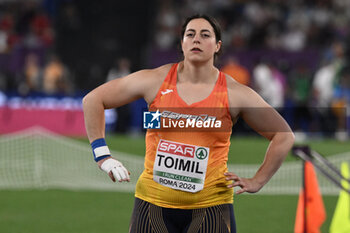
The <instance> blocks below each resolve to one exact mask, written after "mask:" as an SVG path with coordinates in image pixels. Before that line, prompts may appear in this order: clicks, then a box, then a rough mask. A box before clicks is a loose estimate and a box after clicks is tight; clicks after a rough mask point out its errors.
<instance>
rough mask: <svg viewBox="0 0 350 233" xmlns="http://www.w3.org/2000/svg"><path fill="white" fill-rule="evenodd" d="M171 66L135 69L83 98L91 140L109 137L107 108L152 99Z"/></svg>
mask: <svg viewBox="0 0 350 233" xmlns="http://www.w3.org/2000/svg"><path fill="white" fill-rule="evenodd" d="M169 68H170V67H169V65H166V66H162V67H160V68H157V69H154V70H142V71H139V72H135V73H132V74H130V75H128V76H126V77H123V78H119V79H115V80H112V81H110V82H108V83H105V84H103V85H101V86H99V87H97V88H95V89H94V90H92V91H91V92H90V93H88V94H87V95H86V96H85V97H84V99H83V110H84V120H85V128H86V132H87V135H88V138H89V141H90V142H92V141H94V140H95V139H98V138H103V137H104V136H105V122H104V109H109V108H117V107H120V106H122V105H125V104H127V103H130V102H132V101H134V100H136V99H139V98H144V99H145V100H146V101H147V102H148V103H150V102H152V100H153V99H154V98H155V95H156V93H157V91H158V89H159V87H160V85H161V83H162V81H163V79H164V77H165V76H166V73H167V71H168V70H169Z"/></svg>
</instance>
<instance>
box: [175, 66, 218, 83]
mask: <svg viewBox="0 0 350 233" xmlns="http://www.w3.org/2000/svg"><path fill="white" fill-rule="evenodd" d="M218 74H219V70H218V69H217V68H216V67H215V66H213V65H212V63H211V64H192V63H190V62H186V61H182V62H180V63H179V68H178V82H191V83H214V82H216V79H217V77H218Z"/></svg>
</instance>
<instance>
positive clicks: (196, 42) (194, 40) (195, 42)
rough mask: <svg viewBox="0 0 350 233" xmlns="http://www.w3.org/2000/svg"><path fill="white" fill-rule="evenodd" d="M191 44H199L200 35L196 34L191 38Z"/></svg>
mask: <svg viewBox="0 0 350 233" xmlns="http://www.w3.org/2000/svg"><path fill="white" fill-rule="evenodd" d="M193 43H194V44H200V43H201V42H200V35H198V34H196V35H195V36H194V38H193Z"/></svg>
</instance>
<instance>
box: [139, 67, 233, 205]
mask: <svg viewBox="0 0 350 233" xmlns="http://www.w3.org/2000/svg"><path fill="white" fill-rule="evenodd" d="M177 67H178V65H177V64H174V65H173V66H172V68H171V69H170V71H169V73H168V75H167V77H166V78H165V80H164V82H163V84H162V86H161V87H160V89H159V91H158V93H157V95H156V97H155V99H154V100H153V102H152V103H151V104H150V106H149V109H150V111H157V110H158V111H159V112H160V113H161V114H162V115H161V118H162V122H161V123H162V124H161V125H162V128H160V129H152V130H148V131H147V134H146V156H145V170H144V171H143V173H142V174H141V176H140V178H139V180H138V182H137V185H136V192H135V196H136V197H137V198H140V199H142V200H144V201H147V202H150V203H152V204H155V205H157V206H161V207H165V208H181V209H196V208H205V207H210V206H214V205H220V204H226V203H232V202H233V189H232V188H231V189H230V188H227V187H226V186H227V185H228V184H229V183H231V182H229V181H226V180H225V176H224V173H225V172H226V171H227V159H228V151H229V146H230V135H231V128H232V121H231V116H230V113H229V109H228V108H229V104H228V96H227V85H226V78H225V75H224V74H223V73H221V72H220V74H219V77H218V79H217V81H216V84H215V87H214V89H213V90H212V92H211V93H210V95H209V96H208V97H207V98H205V99H204V100H202V101H199V102H196V103H193V104H191V105H188V104H186V103H185V102H184V101H183V100H182V99H181V97H180V96H179V95H178V93H177V89H176V82H177Z"/></svg>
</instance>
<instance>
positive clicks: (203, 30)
mask: <svg viewBox="0 0 350 233" xmlns="http://www.w3.org/2000/svg"><path fill="white" fill-rule="evenodd" d="M188 31H191V32H196V30H194V29H191V28H190V29H187V30H186V32H188ZM200 32H201V33H202V32H209V33H211V31H210V30H208V29H202V30H201V31H200Z"/></svg>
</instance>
